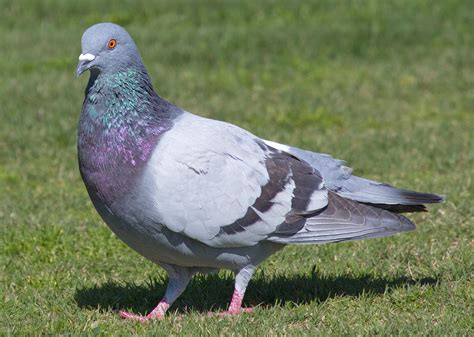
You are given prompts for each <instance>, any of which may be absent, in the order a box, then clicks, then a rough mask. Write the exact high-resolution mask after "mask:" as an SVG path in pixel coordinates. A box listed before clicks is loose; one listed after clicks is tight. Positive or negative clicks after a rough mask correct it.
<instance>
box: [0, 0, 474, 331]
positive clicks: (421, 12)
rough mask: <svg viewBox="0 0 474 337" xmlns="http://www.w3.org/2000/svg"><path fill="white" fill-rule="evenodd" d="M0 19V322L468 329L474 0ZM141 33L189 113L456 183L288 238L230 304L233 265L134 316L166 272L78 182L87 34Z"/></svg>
mask: <svg viewBox="0 0 474 337" xmlns="http://www.w3.org/2000/svg"><path fill="white" fill-rule="evenodd" d="M1 16H2V17H1V20H0V35H1V36H2V48H1V50H2V52H1V54H2V57H1V58H0V70H1V74H2V75H1V76H2V80H1V81H0V97H2V104H1V107H0V112H1V113H0V135H1V136H0V259H1V260H0V261H1V263H0V280H1V283H0V287H1V288H0V294H1V297H2V298H1V301H2V303H1V305H0V334H2V335H3V334H14V335H36V334H40V333H53V334H74V335H76V334H86V335H98V334H99V335H102V334H103V335H106V334H107V335H108V334H124V335H129V334H132V335H142V334H158V335H168V334H174V335H201V334H205V335H217V334H225V335H276V334H307V335H328V334H332V335H341V334H343V335H367V334H370V335H382V334H383V335H412V334H413V335H472V334H474V320H473V317H474V312H473V297H474V295H473V294H474V286H473V271H474V266H473V261H474V256H473V255H474V254H473V251H474V250H473V242H474V241H473V240H474V235H473V234H474V230H473V225H474V205H473V201H474V188H473V185H472V182H473V181H472V180H473V167H474V134H473V128H474V67H473V64H474V56H473V55H474V26H473V25H472V22H473V21H474V3H473V2H472V1H468V0H465V1H461V0H459V1H458V0H449V1H437V2H433V1H428V0H426V1H425V0H416V1H414V0H400V1H383V2H382V1H369V0H367V1H364V0H360V1H351V2H347V1H332V0H323V1H314V2H301V3H298V4H296V2H289V1H288V2H286V1H259V2H255V1H242V2H234V1H200V2H199V3H198V2H188V1H179V0H178V1H162V2H159V3H155V2H153V3H152V2H151V1H150V3H146V2H144V1H140V2H138V4H136V3H135V2H132V1H113V2H112V1H103V2H98V1H92V0H87V1H80V2H72V1H71V2H66V1H64V2H63V1H52V0H49V1H42V2H39V1H38V2H36V1H31V0H29V1H22V2H18V1H7V2H6V3H2V14H1ZM98 21H114V22H117V23H119V24H123V25H125V26H126V27H127V29H128V30H129V31H130V32H131V34H132V35H133V36H134V38H135V40H136V42H137V44H138V46H139V48H140V50H141V53H142V56H143V58H144V61H145V63H146V65H147V67H148V70H149V72H150V74H151V77H152V79H153V82H154V84H155V87H156V89H157V91H158V92H159V93H160V94H161V95H162V96H164V97H166V98H168V99H170V100H171V101H173V102H175V103H176V104H178V105H180V106H182V107H185V108H186V109H187V110H189V111H192V112H194V113H197V114H200V115H203V116H209V117H212V118H216V119H221V120H226V121H229V122H232V123H235V124H238V125H240V126H242V127H244V128H247V129H249V130H251V131H252V132H254V133H256V134H257V135H259V136H261V137H264V138H267V139H273V140H277V141H280V142H283V143H290V144H294V145H297V146H300V147H304V148H308V149H312V150H315V151H318V152H325V153H331V154H333V155H334V156H336V157H338V158H343V159H346V160H347V161H348V162H349V163H350V165H351V166H352V167H354V168H355V171H356V173H357V174H360V175H364V176H367V177H369V178H372V179H379V180H383V181H387V182H390V183H392V184H395V185H398V186H400V187H405V188H412V189H417V190H422V191H431V192H437V193H443V194H447V195H448V199H447V202H446V203H445V204H443V205H439V206H434V207H430V213H424V214H415V215H413V216H411V218H412V219H413V220H414V221H415V222H416V223H417V224H418V229H417V231H415V232H412V233H408V234H404V235H400V236H395V237H390V238H384V239H376V240H369V241H361V242H353V243H344V244H334V245H323V246H289V247H287V248H285V249H284V250H283V251H281V252H279V253H278V254H276V255H274V256H272V257H271V258H270V259H269V260H267V261H266V262H265V263H264V264H263V265H262V266H261V268H260V269H259V271H258V272H257V275H256V276H255V277H254V279H253V280H252V282H251V283H250V286H249V289H248V294H247V296H246V299H245V304H246V305H256V304H259V308H258V310H257V311H256V312H255V313H254V314H251V315H244V316H241V317H235V318H230V319H218V318H208V317H207V316H206V312H207V311H208V310H218V309H222V308H225V306H226V305H227V303H228V301H229V298H230V295H231V291H232V275H230V274H229V273H226V272H222V273H219V274H218V275H215V276H209V277H204V276H198V277H196V278H195V280H194V281H193V282H192V284H191V285H190V286H189V288H188V289H187V290H186V292H185V293H184V294H183V296H182V297H181V298H180V299H179V300H178V301H177V303H176V305H174V306H173V307H172V311H171V312H170V314H169V315H168V316H167V318H166V319H165V320H164V321H162V322H153V323H150V324H138V323H133V322H128V321H123V320H121V319H120V318H118V317H117V314H116V311H117V310H118V309H123V308H129V309H132V310H134V311H136V312H140V313H145V312H147V311H148V310H150V309H151V308H152V307H153V305H154V304H155V303H156V302H157V301H158V299H159V298H160V296H161V295H162V293H163V291H164V283H165V282H166V277H165V274H164V272H163V271H162V270H161V269H160V268H159V267H157V266H155V265H153V264H152V263H151V262H148V261H146V260H145V259H143V258H142V257H140V256H138V255H137V254H136V253H134V252H133V251H132V250H131V249H129V248H128V247H127V246H126V245H125V244H123V243H122V242H120V241H119V240H118V239H117V238H116V237H115V236H114V235H113V234H112V233H111V231H110V230H109V229H108V228H107V227H106V225H105V224H104V223H103V222H102V221H101V220H100V219H99V217H98V215H97V214H96V212H95V211H94V209H93V207H92V205H91V203H90V201H89V200H88V196H87V194H86V191H85V188H84V186H83V184H82V182H81V179H80V176H79V172H78V169H77V160H76V145H75V144H76V124H77V120H78V117H79V111H80V108H81V104H82V99H83V90H84V87H85V84H86V81H87V79H86V78H85V77H86V76H84V78H81V79H79V80H77V79H75V77H74V70H75V65H76V60H77V56H78V54H79V53H80V37H81V34H82V32H83V30H85V29H86V28H87V27H88V26H89V25H91V24H93V23H96V22H98Z"/></svg>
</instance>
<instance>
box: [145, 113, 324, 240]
mask: <svg viewBox="0 0 474 337" xmlns="http://www.w3.org/2000/svg"><path fill="white" fill-rule="evenodd" d="M140 186H141V187H140V190H139V193H136V195H137V197H136V199H137V203H138V204H139V205H141V208H140V212H142V215H141V216H145V217H146V218H148V219H151V221H152V222H155V223H159V224H162V225H164V226H166V227H167V228H169V229H170V230H172V231H174V232H177V233H181V234H183V235H185V236H187V237H190V238H193V239H195V240H198V241H200V242H203V243H205V244H207V245H209V246H212V247H244V246H252V245H255V244H257V243H258V242H260V241H262V240H265V239H267V238H268V237H269V236H271V235H289V234H292V233H296V232H298V231H299V230H301V229H302V228H303V227H304V224H305V222H306V218H307V217H308V216H309V215H311V214H313V213H314V212H317V211H319V210H321V209H323V208H324V207H326V205H327V198H328V191H327V190H326V188H325V187H324V184H323V182H322V177H321V175H320V174H319V172H318V171H317V170H315V169H314V168H312V167H311V166H310V165H309V164H307V163H306V162H304V161H302V160H300V159H298V158H296V157H294V156H292V155H290V154H288V153H285V152H282V151H279V150H276V149H273V148H271V147H269V146H267V145H265V143H264V142H262V141H261V140H260V139H258V138H257V137H255V136H253V135H252V134H250V133H248V132H246V131H245V130H242V129H240V128H238V127H236V126H233V125H231V124H227V123H223V122H218V121H213V120H209V119H205V118H201V117H198V116H194V115H191V114H185V115H184V116H182V117H180V118H179V120H177V121H176V122H175V125H174V127H173V128H172V129H171V130H169V131H168V132H167V133H166V134H164V135H163V136H162V138H161V139H160V141H159V142H158V145H157V147H156V148H155V150H154V153H153V155H152V158H151V159H150V161H149V163H148V164H147V166H146V168H145V172H144V174H143V179H142V182H141V184H140Z"/></svg>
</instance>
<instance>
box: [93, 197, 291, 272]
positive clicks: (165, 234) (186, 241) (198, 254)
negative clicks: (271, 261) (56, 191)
mask: <svg viewBox="0 0 474 337" xmlns="http://www.w3.org/2000/svg"><path fill="white" fill-rule="evenodd" d="M145 198H146V196H145V197H144V196H142V197H140V199H138V200H137V199H136V194H135V193H134V194H132V195H129V196H128V197H126V198H124V199H123V200H121V201H119V202H117V203H116V204H115V205H114V206H113V209H112V208H109V207H107V206H106V205H104V203H103V202H102V201H101V200H100V199H97V198H95V197H93V196H91V200H92V202H93V204H94V206H95V208H96V209H97V212H98V213H99V214H100V216H101V217H102V219H103V220H104V222H105V223H106V224H107V225H108V226H109V227H110V229H111V230H112V231H113V232H114V233H115V234H116V235H117V236H118V237H119V238H120V239H121V240H122V241H124V242H125V243H126V244H127V245H128V246H130V247H131V248H132V249H134V250H135V251H137V252H138V253H139V254H141V255H142V256H144V257H145V258H147V259H149V260H151V261H153V262H155V263H157V264H159V265H162V264H171V265H177V266H184V267H195V268H198V269H199V268H204V269H209V268H210V269H221V268H223V269H230V270H238V269H240V268H242V267H244V266H246V265H249V264H252V265H257V264H259V263H260V262H261V261H263V260H264V259H265V258H267V257H268V256H270V255H272V254H273V253H275V252H276V251H278V250H279V249H281V248H282V247H283V246H284V245H281V244H276V243H273V242H269V241H263V242H260V243H259V244H257V245H255V246H250V247H241V248H235V247H234V248H214V247H210V246H207V245H205V244H203V243H201V242H199V241H196V240H193V239H191V238H189V237H186V236H184V235H182V234H180V233H176V232H173V231H171V230H169V229H167V228H166V227H165V226H163V225H161V224H159V223H156V222H154V221H152V220H150V219H146V218H145V217H143V216H142V215H141V212H142V208H141V207H136V205H137V204H136V202H137V201H139V202H146V200H145Z"/></svg>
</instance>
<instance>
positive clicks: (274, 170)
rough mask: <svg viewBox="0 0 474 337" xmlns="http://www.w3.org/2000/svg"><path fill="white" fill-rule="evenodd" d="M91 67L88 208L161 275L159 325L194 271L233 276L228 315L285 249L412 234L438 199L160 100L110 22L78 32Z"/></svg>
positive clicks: (85, 150) (86, 120)
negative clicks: (262, 268)
mask: <svg viewBox="0 0 474 337" xmlns="http://www.w3.org/2000/svg"><path fill="white" fill-rule="evenodd" d="M86 70H89V72H90V78H89V81H88V84H87V87H86V90H85V99H84V102H83V106H82V110H81V114H80V118H79V124H78V144H77V147H78V161H79V169H80V173H81V176H82V179H83V181H84V184H85V186H86V189H87V191H88V194H89V196H90V199H91V201H92V203H93V205H94V207H95V208H96V210H97V212H98V213H99V215H100V216H101V218H102V219H103V220H104V222H105V223H106V224H107V225H108V226H109V227H110V228H111V230H112V231H113V232H114V233H115V234H116V235H117V236H118V237H119V238H120V239H121V240H123V241H124V242H125V243H126V244H128V245H129V246H130V247H131V248H132V249H134V250H135V251H137V252H138V253H139V254H141V255H143V256H144V257H145V258H147V259H149V260H151V261H153V262H154V263H156V264H158V265H159V266H161V267H162V268H163V269H164V270H165V271H166V272H167V273H168V284H167V288H166V291H165V294H164V297H163V298H162V300H161V301H160V302H159V303H158V305H157V306H156V307H155V308H154V309H153V310H152V311H151V312H150V313H149V314H148V315H146V316H144V315H137V314H134V313H130V312H127V311H121V312H120V316H121V317H123V318H126V319H131V320H138V321H147V320H153V319H162V318H163V317H164V316H165V313H166V311H167V310H168V308H169V307H170V306H171V305H172V304H173V302H174V301H175V300H176V299H177V298H178V297H179V296H180V295H181V294H182V292H183V291H184V290H185V288H186V286H187V284H188V283H189V281H190V280H191V279H192V277H193V275H194V274H196V273H214V272H217V271H219V270H221V269H226V270H230V271H232V272H234V273H235V286H234V292H233V295H232V299H231V303H230V305H229V307H228V310H227V311H224V312H218V313H214V314H215V315H219V316H226V315H237V314H240V313H245V312H251V311H252V308H243V307H242V301H243V298H244V294H245V290H246V288H247V284H248V283H249V281H250V279H251V278H252V275H253V273H254V272H255V270H256V268H257V266H258V265H259V264H260V263H261V262H262V261H264V260H265V259H266V258H268V257H269V256H271V255H272V254H274V253H275V252H277V251H279V250H280V249H282V248H283V247H285V246H286V245H288V244H322V243H331V242H344V241H352V240H361V239H369V238H377V237H384V236H388V235H392V234H396V233H399V232H404V231H411V230H413V229H415V225H414V224H413V223H412V222H411V221H410V220H409V219H408V218H406V217H404V216H403V215H401V213H403V212H420V211H426V207H425V204H432V203H440V202H443V201H444V196H443V195H436V194H428V193H419V192H415V191H409V190H404V189H398V188H395V187H393V186H391V185H388V184H385V183H380V182H376V181H372V180H368V179H364V178H360V177H357V176H355V175H353V174H352V171H351V169H350V168H349V167H347V166H345V162H343V161H341V160H337V159H335V158H333V157H331V156H329V155H326V154H320V153H316V152H311V151H307V150H302V149H299V148H296V147H292V146H288V145H284V144H279V143H276V142H273V141H268V140H265V139H262V138H259V137H257V136H256V135H253V134H252V133H250V132H248V131H246V130H244V129H242V128H239V127H238V126H235V125H233V124H229V123H225V122H222V121H216V120H212V119H208V118H203V117H200V116H197V115H194V114H192V113H190V112H187V111H185V110H183V109H181V108H179V107H177V106H176V105H173V104H172V103H170V102H168V101H167V100H165V99H163V98H162V97H160V96H159V95H158V94H157V93H156V92H155V90H154V89H153V86H152V83H151V80H150V77H149V75H148V73H147V71H146V69H145V66H144V65H143V62H142V59H141V57H140V54H139V52H138V49H137V46H136V45H135V43H134V41H133V39H132V38H131V36H130V35H129V34H128V32H127V31H126V30H125V29H124V28H122V27H120V26H118V25H116V24H113V23H98V24H95V25H93V26H91V27H89V28H88V29H87V30H86V31H85V32H84V34H83V36H82V53H81V54H80V56H79V64H78V66H77V71H76V74H77V76H80V75H81V74H82V73H83V72H85V71H86Z"/></svg>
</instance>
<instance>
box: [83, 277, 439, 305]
mask: <svg viewBox="0 0 474 337" xmlns="http://www.w3.org/2000/svg"><path fill="white" fill-rule="evenodd" d="M437 284H438V280H437V279H435V278H432V277H426V278H421V279H411V278H407V277H404V276H402V277H394V278H393V279H385V278H374V277H372V276H365V275H364V276H352V275H339V276H325V277H320V276H318V275H317V273H315V272H313V273H311V274H300V275H274V276H267V275H265V274H264V273H263V272H259V273H257V275H255V277H254V278H253V279H252V281H251V282H250V284H249V287H248V289H247V293H246V295H245V299H244V306H255V305H259V306H260V307H271V306H274V305H283V304H285V303H288V302H291V303H295V304H305V303H309V302H312V301H317V302H324V301H326V300H328V299H331V298H334V297H340V296H353V297H357V296H359V295H362V294H366V295H369V296H380V295H382V294H384V293H387V292H391V291H393V290H395V289H397V288H402V287H409V286H436V285H437ZM233 286H234V279H233V276H232V275H231V274H230V273H224V274H223V273H220V274H218V275H196V276H195V277H194V279H193V280H192V281H191V283H190V284H189V285H188V287H187V289H186V291H185V292H184V293H183V295H181V297H180V298H179V299H178V300H177V301H176V303H175V304H174V305H173V307H172V310H176V311H178V312H186V311H190V310H192V311H198V312H207V311H209V310H213V311H218V310H224V309H225V308H227V306H228V303H229V301H230V296H231V294H232V291H233ZM165 288H166V279H165V278H161V279H151V280H149V281H148V282H146V283H145V284H142V285H136V284H133V283H132V284H124V283H119V282H107V283H104V284H101V285H95V286H93V287H89V288H82V289H77V290H76V294H75V300H76V302H77V304H78V306H79V307H81V308H89V309H101V310H121V309H129V310H132V311H133V312H136V313H140V314H146V313H147V312H149V311H150V310H151V309H153V307H154V306H155V305H156V304H157V303H158V302H159V300H160V299H161V296H162V295H163V294H164V291H165Z"/></svg>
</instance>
